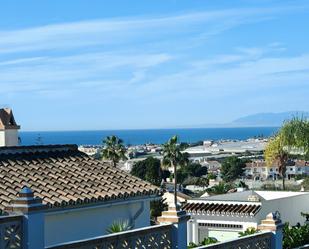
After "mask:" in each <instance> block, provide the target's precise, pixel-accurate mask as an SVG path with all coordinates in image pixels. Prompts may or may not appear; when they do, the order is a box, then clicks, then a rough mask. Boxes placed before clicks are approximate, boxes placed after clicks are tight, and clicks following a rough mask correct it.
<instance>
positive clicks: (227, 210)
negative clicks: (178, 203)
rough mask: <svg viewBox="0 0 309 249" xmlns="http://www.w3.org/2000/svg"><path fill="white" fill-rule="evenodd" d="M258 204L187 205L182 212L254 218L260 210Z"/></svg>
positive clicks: (197, 203) (196, 203) (195, 203)
mask: <svg viewBox="0 0 309 249" xmlns="http://www.w3.org/2000/svg"><path fill="white" fill-rule="evenodd" d="M260 208H261V205H258V204H228V203H211V202H209V203H199V202H194V203H186V204H185V205H184V206H183V207H182V210H184V211H186V212H187V213H191V214H192V213H193V214H194V213H202V214H221V215H248V216H249V215H250V216H254V215H256V214H257V212H258V211H259V210H260Z"/></svg>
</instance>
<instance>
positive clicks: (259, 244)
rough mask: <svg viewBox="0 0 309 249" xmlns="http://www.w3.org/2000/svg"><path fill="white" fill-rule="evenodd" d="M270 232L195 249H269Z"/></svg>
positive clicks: (270, 246)
mask: <svg viewBox="0 0 309 249" xmlns="http://www.w3.org/2000/svg"><path fill="white" fill-rule="evenodd" d="M272 236H273V234H272V232H262V233H256V234H253V235H248V236H244V237H241V238H237V239H234V240H228V241H225V242H219V243H215V244H211V245H208V246H200V247H197V248H196V249H271V248H272V245H271V241H272Z"/></svg>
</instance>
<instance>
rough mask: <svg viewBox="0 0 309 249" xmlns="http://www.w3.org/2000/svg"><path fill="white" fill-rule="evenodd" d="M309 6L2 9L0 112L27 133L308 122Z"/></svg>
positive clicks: (36, 5)
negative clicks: (258, 117) (262, 119)
mask: <svg viewBox="0 0 309 249" xmlns="http://www.w3.org/2000/svg"><path fill="white" fill-rule="evenodd" d="M308 14H309V1H302V0H293V1H284V0H280V1H270V0H234V1H230V0H226V1H224V0H218V1H213V0H190V1H188V0H147V1H146V0H113V1H107V0H91V1H87V0H66V1H62V0H45V1H42V0H27V1H22V0H19V1H17V0H3V1H1V2H0V16H1V18H0V96H1V97H0V106H2V107H5V106H7V107H10V108H12V109H13V111H14V114H15V118H16V119H17V122H18V123H19V124H20V125H21V126H22V130H24V131H26V130H35V131H43V130H92V129H95V130H100V129H141V128H142V129H147V128H174V127H182V126H186V127H190V126H197V125H203V124H218V123H228V122H231V121H232V120H234V119H237V118H239V117H242V116H246V115H250V114H254V113H260V112H284V111H309V101H308V96H309V45H308V44H309V32H308V26H309V15H308Z"/></svg>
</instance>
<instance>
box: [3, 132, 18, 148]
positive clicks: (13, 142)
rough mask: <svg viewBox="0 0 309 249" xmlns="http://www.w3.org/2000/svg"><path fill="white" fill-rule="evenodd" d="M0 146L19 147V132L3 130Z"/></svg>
mask: <svg viewBox="0 0 309 249" xmlns="http://www.w3.org/2000/svg"><path fill="white" fill-rule="evenodd" d="M0 146H18V130H16V129H9V130H1V131H0Z"/></svg>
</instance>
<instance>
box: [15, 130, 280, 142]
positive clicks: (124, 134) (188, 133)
mask: <svg viewBox="0 0 309 249" xmlns="http://www.w3.org/2000/svg"><path fill="white" fill-rule="evenodd" d="M277 130H278V128H277V127H247V128H192V129H189V128H186V129H148V130H95V131H21V132H20V133H19V135H20V140H21V145H38V144H40V145H48V144H77V145H102V141H103V139H104V138H105V137H106V136H110V135H115V136H118V137H119V138H121V139H122V140H123V141H124V143H125V144H126V145H139V144H148V143H154V144H162V143H165V142H166V141H167V140H168V139H169V138H170V137H172V136H174V135H177V136H178V137H179V141H180V142H187V143H195V142H198V141H204V140H225V139H232V140H244V139H248V138H254V137H269V136H271V135H272V134H274V133H275V132H276V131H277Z"/></svg>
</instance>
